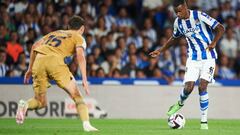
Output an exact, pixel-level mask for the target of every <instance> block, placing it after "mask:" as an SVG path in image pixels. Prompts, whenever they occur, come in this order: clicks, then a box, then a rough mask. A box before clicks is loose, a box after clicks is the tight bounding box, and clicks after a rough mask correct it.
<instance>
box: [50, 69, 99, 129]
mask: <svg viewBox="0 0 240 135" xmlns="http://www.w3.org/2000/svg"><path fill="white" fill-rule="evenodd" d="M48 72H49V76H50V77H51V78H52V79H53V80H55V81H56V83H57V85H58V86H59V87H60V88H62V89H64V90H65V91H66V92H67V93H68V94H69V96H70V97H71V98H72V99H73V101H74V102H75V104H76V109H77V112H78V114H79V116H80V119H81V120H82V121H83V129H84V131H87V132H89V131H97V129H96V128H94V127H93V126H91V124H90V122H89V114H88V108H87V105H86V104H85V102H84V101H83V96H82V95H81V93H80V91H79V88H78V87H77V84H76V81H75V79H74V77H73V75H72V74H71V72H70V71H69V68H68V67H67V66H63V65H61V66H58V68H54V67H53V68H50V69H49V71H48Z"/></svg>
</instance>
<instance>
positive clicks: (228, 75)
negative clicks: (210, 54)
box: [218, 55, 236, 79]
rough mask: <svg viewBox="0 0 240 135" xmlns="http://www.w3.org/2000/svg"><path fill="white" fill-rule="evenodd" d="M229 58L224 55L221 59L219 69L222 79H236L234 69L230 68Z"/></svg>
mask: <svg viewBox="0 0 240 135" xmlns="http://www.w3.org/2000/svg"><path fill="white" fill-rule="evenodd" d="M228 64H229V63H228V58H227V56H225V55H222V57H221V58H220V67H219V71H218V72H219V73H218V74H219V77H220V78H221V79H235V77H236V73H235V71H234V70H233V69H230V68H229V67H228Z"/></svg>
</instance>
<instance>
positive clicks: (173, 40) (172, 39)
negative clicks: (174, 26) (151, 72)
mask: <svg viewBox="0 0 240 135" xmlns="http://www.w3.org/2000/svg"><path fill="white" fill-rule="evenodd" d="M177 41H178V38H175V37H173V36H171V37H170V38H169V39H168V41H167V42H166V43H165V44H164V45H163V47H161V48H159V49H157V50H155V51H153V52H151V53H149V55H150V56H151V57H157V56H158V55H160V54H161V53H163V52H164V51H166V50H167V49H168V48H170V47H171V46H172V45H175V44H176V43H177Z"/></svg>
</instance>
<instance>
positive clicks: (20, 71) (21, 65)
mask: <svg viewBox="0 0 240 135" xmlns="http://www.w3.org/2000/svg"><path fill="white" fill-rule="evenodd" d="M26 70H27V63H26V55H25V53H20V54H19V57H18V61H17V63H16V66H15V67H14V69H13V72H14V75H15V76H16V77H20V76H22V77H23V76H24V73H25V71H26Z"/></svg>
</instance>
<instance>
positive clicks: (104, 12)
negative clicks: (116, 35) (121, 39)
mask: <svg viewBox="0 0 240 135" xmlns="http://www.w3.org/2000/svg"><path fill="white" fill-rule="evenodd" d="M99 16H104V18H105V22H106V23H105V25H106V28H107V29H108V30H109V31H110V30H111V29H112V28H115V27H116V25H115V22H116V19H115V18H114V17H113V16H112V15H111V14H108V8H107V6H106V5H105V4H101V5H100V13H99Z"/></svg>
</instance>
